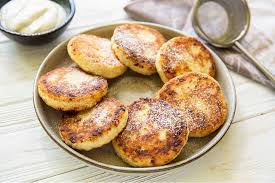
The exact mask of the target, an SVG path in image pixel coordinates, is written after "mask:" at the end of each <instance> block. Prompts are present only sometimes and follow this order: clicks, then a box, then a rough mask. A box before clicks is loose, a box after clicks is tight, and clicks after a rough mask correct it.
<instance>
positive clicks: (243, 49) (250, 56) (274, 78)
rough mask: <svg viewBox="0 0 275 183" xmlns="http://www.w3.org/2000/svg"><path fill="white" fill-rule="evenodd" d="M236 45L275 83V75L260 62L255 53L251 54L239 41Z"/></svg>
mask: <svg viewBox="0 0 275 183" xmlns="http://www.w3.org/2000/svg"><path fill="white" fill-rule="evenodd" d="M235 46H236V47H237V48H238V49H239V50H240V51H241V52H242V53H243V54H245V56H247V57H248V58H249V59H251V61H252V62H253V64H254V65H255V66H256V67H257V68H258V69H259V70H260V71H262V73H263V74H264V75H265V76H266V77H267V78H268V79H270V80H271V82H272V83H275V77H274V76H273V74H272V73H271V72H270V71H269V70H268V69H267V68H266V67H265V66H264V65H263V64H262V63H261V62H259V61H258V60H257V59H256V58H255V57H254V56H253V55H251V54H250V53H249V52H248V51H247V50H246V49H245V48H244V47H243V46H242V45H241V44H240V43H239V42H238V41H236V42H235Z"/></svg>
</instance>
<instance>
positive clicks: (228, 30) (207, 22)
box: [192, 0, 275, 83]
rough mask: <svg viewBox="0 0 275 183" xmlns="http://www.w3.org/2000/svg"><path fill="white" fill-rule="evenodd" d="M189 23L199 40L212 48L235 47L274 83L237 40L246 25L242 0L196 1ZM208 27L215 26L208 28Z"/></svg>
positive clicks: (265, 69) (247, 22)
mask: <svg viewBox="0 0 275 183" xmlns="http://www.w3.org/2000/svg"><path fill="white" fill-rule="evenodd" d="M203 10H206V11H204V12H203ZM215 13H216V15H215ZM217 13H218V14H217ZM201 18H203V20H201ZM192 24H193V27H194V29H195V32H196V33H197V34H198V35H199V36H200V37H201V38H202V39H204V40H205V41H207V42H208V43H210V44H211V45H213V46H215V47H219V48H228V47H233V48H235V49H237V50H238V51H240V52H241V53H243V54H244V55H245V56H247V57H248V58H249V59H250V60H251V61H252V62H253V64H254V65H255V66H256V67H257V68H258V69H259V70H260V71H262V73H263V74H264V75H265V76H266V77H267V78H269V79H270V80H271V82H273V83H274V82H275V77H274V76H273V74H272V73H271V72H270V71H269V70H268V69H267V68H266V67H265V66H264V65H263V64H262V63H261V62H259V61H258V60H257V59H256V58H255V57H254V56H253V55H251V54H250V53H249V52H248V51H247V50H246V49H245V48H244V47H243V46H242V45H241V44H240V42H239V40H240V39H242V38H243V37H244V36H245V35H246V33H247V31H248V29H249V26H250V10H249V7H248V4H247V2H246V0H196V1H195V5H194V8H193V12H192ZM211 26H212V27H213V26H214V27H215V29H213V28H212V30H211V29H210V27H211Z"/></svg>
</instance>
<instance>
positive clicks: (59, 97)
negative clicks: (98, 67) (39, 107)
mask: <svg viewBox="0 0 275 183" xmlns="http://www.w3.org/2000/svg"><path fill="white" fill-rule="evenodd" d="M107 89H108V83H107V81H106V80H105V79H103V78H102V77H99V76H93V75H89V74H86V73H85V72H83V71H81V70H80V69H79V68H78V67H76V66H70V67H61V68H57V69H54V70H52V71H50V72H48V73H46V74H44V75H43V76H41V77H40V78H39V81H38V93H39V95H40V97H41V98H42V99H43V100H44V102H45V103H46V104H47V105H49V106H51V107H53V108H55V109H57V110H62V111H72V110H74V111H80V110H84V109H88V108H90V107H93V106H94V105H95V104H96V103H97V102H98V101H100V100H101V98H102V97H103V96H105V95H106V94H107Z"/></svg>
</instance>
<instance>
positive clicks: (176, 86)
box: [157, 72, 227, 137]
mask: <svg viewBox="0 0 275 183" xmlns="http://www.w3.org/2000/svg"><path fill="white" fill-rule="evenodd" d="M157 98H160V99H162V100H165V101H167V102H168V103H170V104H171V105H172V106H174V107H176V108H178V109H180V110H182V111H186V112H190V114H191V116H192V121H191V123H189V130H190V137H204V136H207V135H209V134H210V133H212V132H214V131H216V130H217V129H218V128H219V127H220V126H221V125H222V124H223V123H224V122H225V119H226V116H227V104H226V100H225V97H224V95H223V91H222V89H221V86H220V85H219V83H218V82H217V81H216V80H215V79H213V78H212V77H211V76H209V75H207V74H204V73H199V72H189V73H186V74H183V75H180V76H177V77H175V78H173V79H171V80H169V81H168V82H167V83H165V84H164V86H163V87H162V88H161V89H160V90H159V92H158V95H157Z"/></svg>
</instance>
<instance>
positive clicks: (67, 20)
mask: <svg viewBox="0 0 275 183" xmlns="http://www.w3.org/2000/svg"><path fill="white" fill-rule="evenodd" d="M68 1H69V4H70V13H69V14H68V15H67V16H66V19H65V21H64V22H63V23H62V24H60V25H59V26H57V27H55V28H53V29H50V30H47V31H44V32H38V33H33V34H25V33H20V32H15V31H12V30H10V29H7V28H5V27H4V26H2V25H1V21H0V30H1V31H3V32H5V33H7V34H10V35H15V36H20V37H39V36H43V35H48V34H51V33H53V32H56V31H58V30H59V29H61V28H62V27H64V26H66V25H67V24H68V23H70V22H71V20H72V19H73V17H74V15H75V3H74V0H68ZM56 3H57V4H59V5H60V3H58V2H56ZM4 6H5V4H4ZM1 8H2V7H0V10H1Z"/></svg>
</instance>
